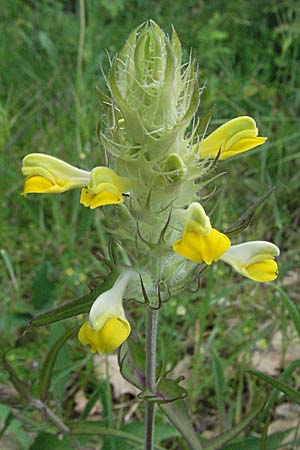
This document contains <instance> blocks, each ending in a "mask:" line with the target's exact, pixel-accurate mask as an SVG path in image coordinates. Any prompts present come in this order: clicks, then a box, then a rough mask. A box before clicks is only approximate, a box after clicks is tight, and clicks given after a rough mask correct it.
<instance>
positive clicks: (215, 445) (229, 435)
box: [204, 402, 265, 450]
mask: <svg viewBox="0 0 300 450" xmlns="http://www.w3.org/2000/svg"><path fill="white" fill-rule="evenodd" d="M264 404H265V402H264V403H263V404H262V405H260V406H259V407H258V408H256V409H255V410H254V411H253V412H252V413H251V414H249V416H248V417H245V419H244V420H242V421H241V422H240V423H239V424H237V425H235V426H234V427H232V428H231V429H230V430H228V431H226V432H225V433H223V434H221V435H220V436H218V437H216V438H215V439H214V440H213V441H211V442H210V443H209V444H207V445H205V447H204V450H221V449H222V450H223V449H224V445H225V444H227V443H228V442H230V441H231V440H232V439H233V438H235V437H236V436H238V435H239V434H240V433H242V431H244V430H245V429H246V428H247V427H248V426H249V425H250V424H251V423H252V422H253V421H254V420H255V418H256V417H257V415H258V414H259V413H260V412H261V410H262V409H263V407H264ZM239 450H242V449H241V448H239ZM245 450H246V449H245ZM247 450H249V449H247Z"/></svg>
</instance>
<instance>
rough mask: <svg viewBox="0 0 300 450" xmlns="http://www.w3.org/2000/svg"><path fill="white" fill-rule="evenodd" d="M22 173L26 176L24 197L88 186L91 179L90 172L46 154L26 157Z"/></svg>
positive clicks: (33, 154) (34, 154) (32, 154)
mask: <svg viewBox="0 0 300 450" xmlns="http://www.w3.org/2000/svg"><path fill="white" fill-rule="evenodd" d="M22 173H23V175H25V176H26V179H25V183H24V189H23V192H22V194H23V195H26V194H37V193H59V192H65V191H68V190H69V189H75V188H78V187H83V186H85V185H87V184H88V183H89V179H90V173H89V172H86V171H85V170H81V169H78V168H77V167H74V166H71V165H70V164H68V163H66V162H64V161H62V160H60V159H58V158H54V157H53V156H49V155H45V154H44V153H31V154H29V155H27V156H25V158H24V159H23V161H22Z"/></svg>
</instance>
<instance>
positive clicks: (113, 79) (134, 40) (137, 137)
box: [108, 21, 200, 160]
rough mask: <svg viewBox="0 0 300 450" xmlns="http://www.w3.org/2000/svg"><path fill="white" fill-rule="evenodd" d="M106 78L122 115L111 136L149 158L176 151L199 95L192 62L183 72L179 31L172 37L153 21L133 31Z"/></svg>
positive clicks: (130, 149)
mask: <svg viewBox="0 0 300 450" xmlns="http://www.w3.org/2000/svg"><path fill="white" fill-rule="evenodd" d="M108 82H109V87H110V90H111V94H112V97H113V100H114V102H115V103H116V105H118V107H119V108H120V111H121V115H122V118H123V119H124V127H115V135H113V136H112V139H113V140H114V141H115V142H117V143H118V144H119V143H120V142H121V141H123V142H124V140H126V142H127V146H128V151H130V152H132V148H130V143H131V144H132V143H134V144H135V145H140V146H141V147H142V151H144V153H145V156H146V158H147V159H148V160H151V159H153V158H156V157H160V156H163V154H165V153H166V152H172V149H173V150H175V151H177V146H178V145H180V140H183V134H184V131H185V129H186V127H187V125H188V123H189V121H190V120H191V118H192V116H193V114H194V113H195V111H196V110H197V107H198V103H199V96H200V94H199V88H198V83H197V77H196V71H195V68H194V64H193V63H190V64H188V65H187V66H186V68H185V70H184V71H183V70H182V61H181V45H180V41H179V39H178V37H177V34H176V32H175V30H173V33H172V39H171V40H170V39H169V38H168V37H167V36H166V35H165V34H164V32H163V31H162V30H161V29H160V28H159V26H158V25H157V24H156V23H155V22H153V21H149V22H147V23H145V24H144V25H142V26H140V27H138V28H137V29H136V30H134V31H133V32H132V33H131V35H130V36H129V39H128V41H127V42H126V44H125V45H124V47H123V49H122V50H121V52H120V53H119V55H118V56H117V57H116V58H115V59H114V60H113V62H112V66H111V70H110V74H109V80H108ZM108 128H109V129H111V127H108Z"/></svg>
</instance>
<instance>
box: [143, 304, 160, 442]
mask: <svg viewBox="0 0 300 450" xmlns="http://www.w3.org/2000/svg"><path fill="white" fill-rule="evenodd" d="M157 318H158V310H154V309H152V308H150V307H149V308H148V310H147V325H146V372H145V389H146V390H147V391H150V392H151V393H152V394H155V392H156V382H155V369H156V342H157ZM154 422H155V404H154V403H153V402H151V401H147V402H146V417H145V450H152V449H153V438H154Z"/></svg>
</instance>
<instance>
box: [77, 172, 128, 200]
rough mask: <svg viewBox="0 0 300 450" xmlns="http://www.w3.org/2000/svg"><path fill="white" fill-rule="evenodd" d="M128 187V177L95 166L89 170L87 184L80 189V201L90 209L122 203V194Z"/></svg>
mask: <svg viewBox="0 0 300 450" xmlns="http://www.w3.org/2000/svg"><path fill="white" fill-rule="evenodd" d="M129 187H130V180H129V179H128V178H122V177H119V176H118V175H117V174H116V173H115V172H114V171H113V170H111V169H109V168H108V167H95V168H94V169H93V170H92V172H91V177H90V184H89V186H88V187H87V188H83V189H82V190H81V197H80V203H81V204H83V205H84V206H87V207H90V208H91V209H94V208H97V207H98V206H103V205H113V204H117V203H122V202H123V201H124V200H123V196H122V194H123V193H124V192H126V191H128V189H129Z"/></svg>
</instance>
